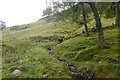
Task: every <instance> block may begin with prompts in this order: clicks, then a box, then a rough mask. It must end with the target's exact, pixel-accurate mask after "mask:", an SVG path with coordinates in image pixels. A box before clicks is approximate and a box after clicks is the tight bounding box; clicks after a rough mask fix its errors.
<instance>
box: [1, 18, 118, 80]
mask: <svg viewBox="0 0 120 80" xmlns="http://www.w3.org/2000/svg"><path fill="white" fill-rule="evenodd" d="M112 23H114V18H109V19H105V18H102V24H103V27H104V34H105V41H106V42H107V43H108V44H109V46H110V48H109V49H99V47H98V42H97V41H98V40H97V32H92V31H91V28H92V27H93V26H94V25H95V24H94V21H93V20H92V21H90V22H89V24H88V25H89V32H90V36H88V37H86V36H85V34H84V33H82V32H83V30H84V27H83V25H78V24H76V23H73V22H70V21H67V20H66V21H64V22H63V21H59V22H53V21H51V22H47V21H44V20H39V21H37V22H34V23H30V24H26V25H21V26H20V28H22V27H25V26H28V25H29V28H26V29H22V30H17V31H16V30H10V28H7V29H4V30H3V31H2V41H1V43H2V62H3V68H2V77H3V78H12V77H15V76H13V75H11V73H12V72H13V71H14V70H15V69H18V70H20V71H21V72H22V73H21V75H20V76H19V78H42V77H48V78H72V74H71V71H72V70H71V71H70V69H72V68H71V67H70V69H69V66H66V65H65V62H64V63H63V62H62V61H64V60H65V61H66V62H70V63H72V64H74V65H75V66H76V67H77V71H79V72H81V73H80V74H81V75H82V77H87V76H88V77H93V76H94V77H95V78H118V77H119V75H120V72H118V68H119V63H120V61H119V59H118V57H119V54H118V29H117V27H116V26H114V25H113V24H112ZM50 50H51V51H53V52H54V54H56V55H58V56H59V58H61V59H62V60H59V58H55V57H56V56H55V55H54V56H51V55H50V53H49V51H50ZM72 67H73V66H72ZM74 68H75V67H74ZM74 68H73V69H74Z"/></svg>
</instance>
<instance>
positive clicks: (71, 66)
mask: <svg viewBox="0 0 120 80" xmlns="http://www.w3.org/2000/svg"><path fill="white" fill-rule="evenodd" d="M48 53H49V54H50V55H51V56H52V57H54V58H56V59H57V60H59V61H60V62H62V63H63V64H65V66H66V67H67V68H68V69H69V71H70V73H71V75H72V78H73V80H81V79H83V77H82V75H81V74H80V72H79V71H78V69H77V67H76V66H75V65H74V64H73V63H71V62H68V61H65V60H63V59H61V58H60V57H59V56H58V55H56V54H55V53H54V51H52V50H51V49H50V48H49V49H48Z"/></svg>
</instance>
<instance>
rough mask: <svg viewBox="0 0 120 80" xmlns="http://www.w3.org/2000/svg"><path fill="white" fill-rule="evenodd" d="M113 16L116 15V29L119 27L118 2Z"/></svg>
mask: <svg viewBox="0 0 120 80" xmlns="http://www.w3.org/2000/svg"><path fill="white" fill-rule="evenodd" d="M115 14H116V21H115V24H116V25H117V27H120V6H119V3H118V2H116V3H115Z"/></svg>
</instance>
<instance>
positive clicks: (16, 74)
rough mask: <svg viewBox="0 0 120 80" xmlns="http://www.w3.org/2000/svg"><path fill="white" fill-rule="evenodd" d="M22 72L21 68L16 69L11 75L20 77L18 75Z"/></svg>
mask: <svg viewBox="0 0 120 80" xmlns="http://www.w3.org/2000/svg"><path fill="white" fill-rule="evenodd" d="M21 73H22V72H21V71H20V70H18V69H16V70H14V71H13V72H12V73H11V75H12V76H14V77H18V76H20V75H21Z"/></svg>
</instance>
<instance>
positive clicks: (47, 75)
mask: <svg viewBox="0 0 120 80" xmlns="http://www.w3.org/2000/svg"><path fill="white" fill-rule="evenodd" d="M49 75H50V74H49V73H46V74H43V75H42V78H46V77H49Z"/></svg>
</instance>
